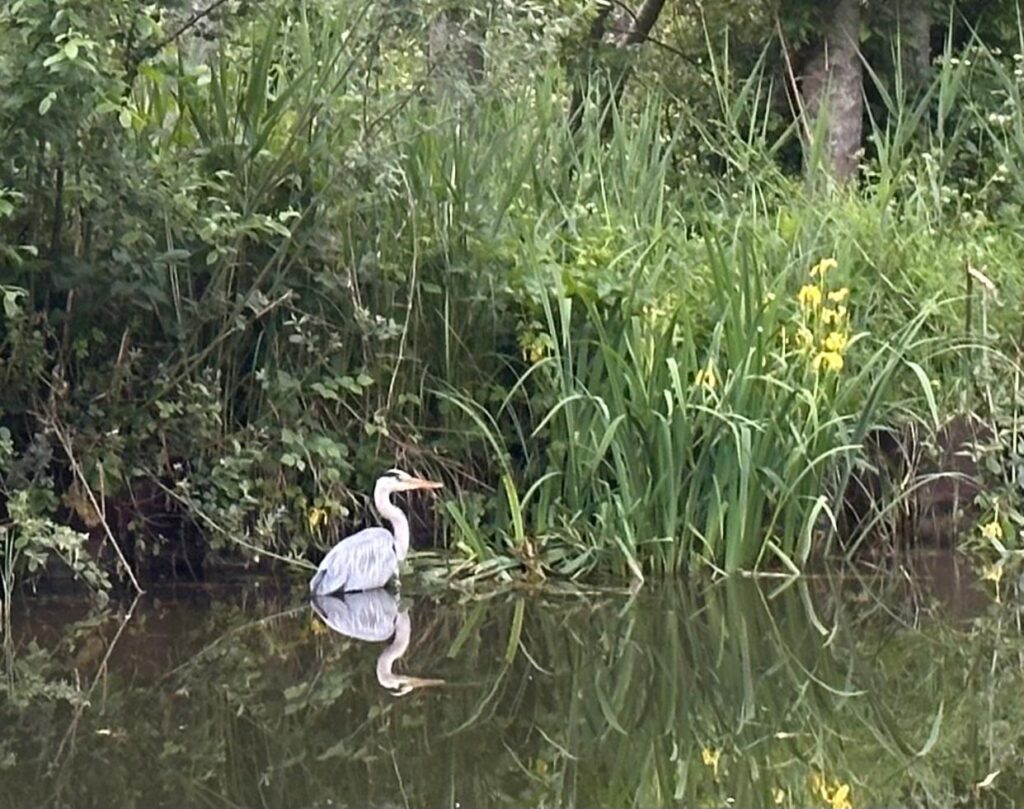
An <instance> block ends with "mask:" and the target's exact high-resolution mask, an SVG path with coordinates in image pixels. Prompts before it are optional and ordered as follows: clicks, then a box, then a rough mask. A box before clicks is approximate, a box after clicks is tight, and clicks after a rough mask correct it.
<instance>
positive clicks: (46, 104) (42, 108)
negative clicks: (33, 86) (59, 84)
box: [39, 92, 57, 115]
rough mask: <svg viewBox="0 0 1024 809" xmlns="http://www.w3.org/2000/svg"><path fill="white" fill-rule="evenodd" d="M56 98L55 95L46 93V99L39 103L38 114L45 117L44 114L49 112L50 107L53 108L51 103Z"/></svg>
mask: <svg viewBox="0 0 1024 809" xmlns="http://www.w3.org/2000/svg"><path fill="white" fill-rule="evenodd" d="M56 98H57V94H56V93H52V92H51V93H47V95H46V97H45V98H44V99H43V100H42V101H40V102H39V114H40V115H46V113H47V112H49V111H50V107H52V106H53V102H54V100H55V99H56Z"/></svg>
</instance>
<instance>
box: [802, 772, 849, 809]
mask: <svg viewBox="0 0 1024 809" xmlns="http://www.w3.org/2000/svg"><path fill="white" fill-rule="evenodd" d="M808 786H809V787H810V788H811V792H812V793H814V795H815V796H816V797H819V798H821V799H822V800H823V801H824V802H825V805H826V806H829V807H831V809H853V803H852V801H851V797H852V795H851V790H850V785H849V784H844V783H842V782H841V781H838V780H833V782H832V785H831V786H829V783H828V779H826V778H825V776H824V775H823V774H822V773H820V772H818V771H817V770H815V771H814V772H812V773H811V777H810V779H809V781H808Z"/></svg>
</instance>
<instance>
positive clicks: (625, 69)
mask: <svg viewBox="0 0 1024 809" xmlns="http://www.w3.org/2000/svg"><path fill="white" fill-rule="evenodd" d="M664 5H665V0H644V3H643V4H642V5H641V6H640V8H639V10H638V11H637V12H636V13H635V14H634V13H632V12H629V11H628V10H627V9H626V7H625V6H623V5H621V4H619V3H613V2H609V1H608V0H604V1H603V2H600V3H599V4H598V13H597V17H596V18H595V19H594V22H593V24H592V25H591V28H590V33H589V36H588V37H587V40H586V45H585V48H584V56H583V58H582V59H581V60H580V61H581V62H582V70H580V75H579V76H578V78H577V80H576V83H575V87H574V89H573V96H572V101H571V102H570V105H569V125H570V126H571V127H572V130H573V132H576V131H577V130H578V129H579V126H580V123H581V122H582V117H583V109H584V103H585V100H586V97H587V95H588V94H589V92H590V88H591V84H592V81H593V78H594V76H595V74H597V73H602V74H603V76H602V83H601V89H600V92H599V94H598V95H599V99H598V105H599V109H600V114H601V133H602V137H605V138H607V137H608V136H609V135H610V134H611V124H612V120H613V119H612V116H611V114H610V112H611V108H612V106H613V105H614V104H616V103H618V102H619V101H620V100H621V98H622V94H623V91H624V90H625V87H626V80H627V79H628V78H629V73H630V64H629V57H628V56H626V58H625V59H623V60H621V61H620V60H616V61H615V62H612V61H611V60H609V64H606V65H602V64H600V60H599V59H598V58H596V57H597V55H598V53H599V51H600V48H601V45H602V43H603V42H605V41H606V37H607V41H608V42H609V43H610V44H611V45H613V46H614V47H615V48H618V49H623V48H626V47H628V46H630V45H640V44H642V43H644V42H646V41H647V39H648V37H650V34H651V31H652V30H653V28H654V24H655V23H656V22H657V21H658V17H659V15H660V14H661V10H662V8H663V7H664ZM623 56H625V54H623Z"/></svg>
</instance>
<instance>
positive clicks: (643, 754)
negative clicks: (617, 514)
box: [0, 557, 1024, 807]
mask: <svg viewBox="0 0 1024 809" xmlns="http://www.w3.org/2000/svg"><path fill="white" fill-rule="evenodd" d="M1001 585H1002V586H1001V590H1000V594H999V595H1000V600H999V601H996V600H995V599H994V598H993V595H994V593H995V588H994V586H993V583H992V582H984V583H981V582H977V581H976V580H974V578H973V576H972V575H971V574H970V570H969V569H968V568H967V566H966V565H963V564H960V565H958V564H957V563H956V562H955V560H953V559H952V558H950V557H931V558H929V559H927V560H924V561H923V563H921V564H919V565H916V566H915V567H914V568H913V569H908V570H907V571H906V572H900V573H897V574H892V573H890V574H888V575H886V576H884V577H877V578H873V577H863V578H859V577H851V576H844V577H841V578H840V577H836V578H834V579H830V578H826V577H822V578H812V579H806V580H797V581H792V582H788V583H787V582H783V581H782V580H772V579H761V580H757V581H753V580H743V579H732V580H728V581H724V582H719V583H709V582H702V581H692V582H680V583H678V584H675V585H672V586H658V587H651V586H647V587H645V588H643V589H642V590H640V591H639V592H638V593H636V594H635V595H630V594H629V593H628V592H617V591H614V590H609V591H596V590H595V591H584V592H583V593H578V594H569V593H551V592H539V591H529V592H525V591H524V592H502V593H497V594H476V595H467V594H460V593H455V592H445V593H440V594H433V595H429V594H415V593H410V592H409V591H408V590H407V591H406V592H404V593H403V595H402V598H401V603H396V602H395V600H394V599H393V598H391V596H389V595H387V594H377V595H376V596H373V597H369V598H366V599H362V600H360V599H349V600H348V601H347V602H345V603H341V602H333V603H327V604H322V605H319V610H320V613H321V616H322V617H318V616H317V615H316V614H315V613H314V611H313V610H312V609H311V607H310V605H309V604H308V603H307V602H306V601H305V600H304V593H303V592H302V590H301V588H299V587H296V588H295V589H293V590H291V591H282V590H281V589H280V588H269V587H267V586H266V585H265V584H263V585H261V584H259V583H257V582H253V581H246V582H242V583H239V584H235V585H231V586H198V585H197V586H176V587H173V588H157V589H154V590H153V591H151V592H149V593H147V594H146V595H144V596H143V597H142V598H141V599H140V600H139V601H138V602H137V603H136V604H135V605H134V606H132V607H131V608H130V609H129V606H128V604H127V603H125V604H113V605H110V606H109V607H108V608H107V610H105V611H103V610H97V609H95V608H91V607H90V606H89V604H88V603H85V602H82V601H80V600H75V599H71V598H67V597H55V596H51V597H43V596H37V597H31V598H28V597H26V598H23V599H21V600H20V601H18V602H16V603H15V605H14V611H13V619H14V630H13V636H12V638H10V639H8V640H9V641H10V642H9V643H8V644H7V645H6V649H5V652H6V653H5V656H4V661H3V662H4V680H3V683H2V685H0V689H2V690H0V807H32V806H69V807H93V806H95V807H136V806H138V807H153V806H167V807H171V806H174V807H178V806H216V807H236V806H246V807H303V806H353V807H355V806H389V807H407V806H408V807H482V806H494V807H502V806H592V807H598V806H732V805H735V806H776V805H780V806H835V807H838V806H846V805H850V806H957V805H958V806H977V805H986V806H989V805H990V806H1013V805H1018V804H1021V805H1024V777H1022V774H1021V773H1022V772H1024V766H1022V764H1024V762H1022V755H1024V643H1022V638H1024V635H1022V632H1021V627H1020V611H1019V604H1020V600H1019V598H1018V594H1017V592H1016V591H1015V590H1014V589H1013V587H1012V586H1009V585H1008V583H1007V582H1006V581H1005V580H1004V581H1003V582H1002V583H1001ZM325 621H326V623H325ZM327 623H329V624H331V625H333V626H334V627H335V629H343V630H345V631H348V632H350V634H356V635H360V636H362V637H364V638H371V639H372V638H377V640H376V641H374V640H357V639H355V638H354V637H347V636H345V635H342V634H339V633H338V632H337V631H335V629H331V628H328V626H327V625H326V624H327ZM437 680H443V681H444V682H443V683H438V682H436V681H437Z"/></svg>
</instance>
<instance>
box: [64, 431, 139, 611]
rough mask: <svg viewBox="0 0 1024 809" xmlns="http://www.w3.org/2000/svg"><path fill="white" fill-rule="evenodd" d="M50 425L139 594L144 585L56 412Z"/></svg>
mask: <svg viewBox="0 0 1024 809" xmlns="http://www.w3.org/2000/svg"><path fill="white" fill-rule="evenodd" d="M48 421H49V426H50V427H51V429H52V430H53V432H54V434H55V435H56V436H57V440H58V441H59V442H60V445H61V446H62V447H63V448H64V454H65V455H67V457H68V463H70V464H71V470H72V471H73V472H74V473H75V478H76V479H77V480H78V483H79V484H80V485H81V487H82V489H83V491H84V492H85V496H86V497H87V498H88V500H89V505H91V506H92V508H93V511H94V512H95V513H96V516H97V517H98V518H99V521H100V525H102V526H103V532H104V533H105V534H106V535H107V539H109V540H110V544H111V545H113V546H114V553H116V554H117V559H118V561H119V562H120V563H121V567H123V568H124V571H125V573H127V574H128V578H129V580H130V581H131V583H132V586H133V587H134V588H135V592H136V593H138V594H141V593H143V592H144V591H143V589H142V586H141V585H140V584H139V580H138V579H136V578H135V573H134V571H133V570H132V568H131V565H129V564H128V560H127V559H126V558H125V555H124V552H123V551H122V550H121V546H120V545H118V544H117V540H116V539H115V538H114V532H113V531H111V530H110V523H108V522H107V517H106V509H105V508H101V507H100V503H99V501H98V500H97V499H96V495H95V494H94V493H93V491H92V488H91V487H90V486H89V481H87V480H86V479H85V474H84V473H83V472H82V467H81V466H80V465H79V463H78V459H77V458H76V457H75V452H74V449H73V448H72V446H71V439H70V438H68V435H67V433H66V432H64V431H63V430H62V429H61V427H60V423H59V421H58V419H57V415H56V413H51V414H50V418H49V419H48Z"/></svg>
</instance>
